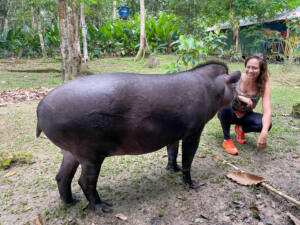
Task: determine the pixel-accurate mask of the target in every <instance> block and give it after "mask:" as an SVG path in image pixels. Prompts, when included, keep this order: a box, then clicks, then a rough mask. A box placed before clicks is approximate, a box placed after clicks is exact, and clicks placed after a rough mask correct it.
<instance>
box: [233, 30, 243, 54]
mask: <svg viewBox="0 0 300 225" xmlns="http://www.w3.org/2000/svg"><path fill="white" fill-rule="evenodd" d="M232 33H233V40H234V43H235V52H236V53H239V54H242V48H241V40H240V31H239V27H234V28H232Z"/></svg>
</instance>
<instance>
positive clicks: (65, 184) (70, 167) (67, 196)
mask: <svg viewBox="0 0 300 225" xmlns="http://www.w3.org/2000/svg"><path fill="white" fill-rule="evenodd" d="M62 154H63V160H62V163H61V166H60V169H59V172H58V173H57V175H56V181H57V186H58V190H59V194H60V198H61V200H63V201H64V202H65V203H67V204H70V203H73V202H74V201H75V200H76V199H75V198H74V197H73V195H72V191H71V183H72V179H73V177H74V175H75V173H76V170H77V168H78V165H79V162H78V161H77V159H76V158H75V157H74V156H73V155H72V154H71V153H70V152H67V151H64V150H62Z"/></svg>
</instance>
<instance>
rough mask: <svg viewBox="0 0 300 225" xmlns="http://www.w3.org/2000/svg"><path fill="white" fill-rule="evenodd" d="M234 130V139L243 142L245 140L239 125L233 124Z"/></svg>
mask: <svg viewBox="0 0 300 225" xmlns="http://www.w3.org/2000/svg"><path fill="white" fill-rule="evenodd" d="M234 129H235V132H236V140H237V142H239V143H241V144H244V143H245V142H246V141H247V140H246V138H245V134H244V131H243V130H242V128H241V126H239V125H235V128H234Z"/></svg>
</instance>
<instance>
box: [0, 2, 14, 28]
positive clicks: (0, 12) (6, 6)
mask: <svg viewBox="0 0 300 225" xmlns="http://www.w3.org/2000/svg"><path fill="white" fill-rule="evenodd" d="M11 7H12V1H10V0H1V1H0V18H2V29H3V30H4V31H7V30H8V18H9V12H10V10H11Z"/></svg>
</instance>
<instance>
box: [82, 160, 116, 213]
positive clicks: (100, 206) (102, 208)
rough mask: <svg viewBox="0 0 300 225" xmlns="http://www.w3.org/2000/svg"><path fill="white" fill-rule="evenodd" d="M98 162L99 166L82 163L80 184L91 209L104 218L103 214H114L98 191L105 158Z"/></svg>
mask: <svg viewBox="0 0 300 225" xmlns="http://www.w3.org/2000/svg"><path fill="white" fill-rule="evenodd" d="M97 160H98V163H97V164H95V163H90V162H87V161H84V162H82V163H81V168H82V171H81V176H80V178H79V181H78V183H79V185H80V187H81V188H82V190H83V192H84V194H85V197H86V198H87V200H88V201H89V209H92V210H95V211H96V213H97V214H99V215H100V216H103V215H104V214H103V212H112V208H110V205H109V204H108V203H106V202H104V201H102V200H101V199H100V197H99V195H98V192H97V189H96V186H97V181H98V177H99V173H100V168H101V164H102V162H103V160H104V157H103V158H102V159H97Z"/></svg>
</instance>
